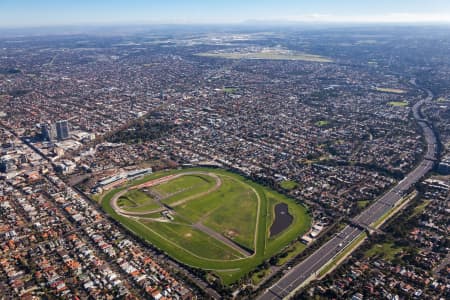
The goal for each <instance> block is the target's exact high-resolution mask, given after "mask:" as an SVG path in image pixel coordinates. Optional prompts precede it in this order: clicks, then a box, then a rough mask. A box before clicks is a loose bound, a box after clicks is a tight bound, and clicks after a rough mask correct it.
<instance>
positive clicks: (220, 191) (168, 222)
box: [98, 168, 311, 285]
mask: <svg viewBox="0 0 450 300" xmlns="http://www.w3.org/2000/svg"><path fill="white" fill-rule="evenodd" d="M98 199H99V202H100V203H101V205H102V207H103V209H104V210H105V211H106V212H107V213H108V214H109V215H111V216H112V217H113V218H114V219H116V220H117V221H118V222H120V223H121V224H122V225H123V226H124V227H125V228H126V229H128V230H130V231H132V232H133V233H135V234H136V235H138V236H139V237H141V238H142V239H144V240H146V241H147V242H149V243H151V244H152V245H154V246H155V247H157V248H159V249H160V250H162V251H164V252H166V253H167V254H168V255H169V256H171V257H172V258H173V259H175V260H177V261H179V262H181V263H183V264H185V265H188V266H191V267H195V268H200V269H203V270H205V271H208V272H210V273H211V274H214V275H216V276H217V277H218V278H220V279H221V281H222V283H223V284H225V285H228V284H232V283H234V282H236V281H237V280H239V279H240V278H241V277H242V276H244V275H246V274H248V273H249V272H251V271H252V270H254V269H255V268H256V267H257V266H258V265H260V264H261V263H263V262H264V261H266V260H268V259H270V258H271V257H272V256H274V255H277V254H278V253H280V252H281V251H282V250H283V249H285V248H286V247H287V246H289V245H293V243H294V244H295V241H296V240H297V239H298V238H299V237H300V236H302V235H303V234H304V233H305V232H307V231H308V230H309V228H310V225H311V224H310V223H311V218H310V216H309V214H308V212H307V209H306V208H305V207H304V206H301V205H299V204H297V203H296V202H295V201H294V200H293V199H290V198H288V197H286V196H284V195H282V194H279V193H277V192H276V191H274V190H271V189H269V188H267V187H265V186H262V185H260V184H258V183H255V182H253V181H251V180H249V179H247V178H245V177H243V176H240V175H238V174H235V173H232V172H228V171H225V170H221V169H214V168H189V169H181V170H168V171H161V172H157V173H154V174H151V175H148V176H146V177H144V178H141V179H138V180H135V181H132V182H128V183H125V184H124V185H123V186H121V187H119V188H117V189H114V190H111V191H107V192H105V193H104V194H102V195H101V196H100V197H98Z"/></svg>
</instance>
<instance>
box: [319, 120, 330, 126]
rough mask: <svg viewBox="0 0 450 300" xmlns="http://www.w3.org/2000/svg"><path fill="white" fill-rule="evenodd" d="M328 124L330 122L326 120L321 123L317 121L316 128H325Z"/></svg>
mask: <svg viewBox="0 0 450 300" xmlns="http://www.w3.org/2000/svg"><path fill="white" fill-rule="evenodd" d="M329 124H330V121H327V120H322V121H317V122H316V126H319V127H325V126H327V125H329Z"/></svg>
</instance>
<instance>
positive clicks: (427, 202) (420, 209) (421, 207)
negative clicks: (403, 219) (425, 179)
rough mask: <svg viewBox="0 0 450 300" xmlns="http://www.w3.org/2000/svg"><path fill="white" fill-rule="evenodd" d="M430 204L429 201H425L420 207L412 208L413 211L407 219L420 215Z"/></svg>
mask: <svg viewBox="0 0 450 300" xmlns="http://www.w3.org/2000/svg"><path fill="white" fill-rule="evenodd" d="M430 203H431V201H430V200H425V201H423V202H422V203H421V204H420V205H418V206H416V207H415V208H414V211H413V213H412V214H411V215H410V216H409V218H410V219H411V218H413V217H415V216H417V215H419V214H421V213H422V212H423V211H424V210H425V208H427V206H428V205H429V204H430Z"/></svg>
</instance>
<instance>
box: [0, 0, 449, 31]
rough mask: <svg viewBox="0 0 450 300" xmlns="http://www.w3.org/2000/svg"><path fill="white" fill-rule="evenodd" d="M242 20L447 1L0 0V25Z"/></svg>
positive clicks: (441, 13) (423, 16)
mask: <svg viewBox="0 0 450 300" xmlns="http://www.w3.org/2000/svg"><path fill="white" fill-rule="evenodd" d="M246 20H259V21H306V22H358V23H363V22H450V0H425V1H424V0H226V1H225V0H159V1H155V0H0V27H28V26H48V25H75V24H141V23H165V24H167V23H178V24H180V23H238V22H242V21H246Z"/></svg>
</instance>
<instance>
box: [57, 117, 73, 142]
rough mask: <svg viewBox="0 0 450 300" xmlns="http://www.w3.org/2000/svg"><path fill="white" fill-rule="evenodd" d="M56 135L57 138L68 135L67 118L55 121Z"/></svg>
mask: <svg viewBox="0 0 450 300" xmlns="http://www.w3.org/2000/svg"><path fill="white" fill-rule="evenodd" d="M56 136H57V138H58V140H60V141H61V140H66V139H68V138H69V136H70V130H69V122H68V121H67V120H60V121H58V122H56Z"/></svg>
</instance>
